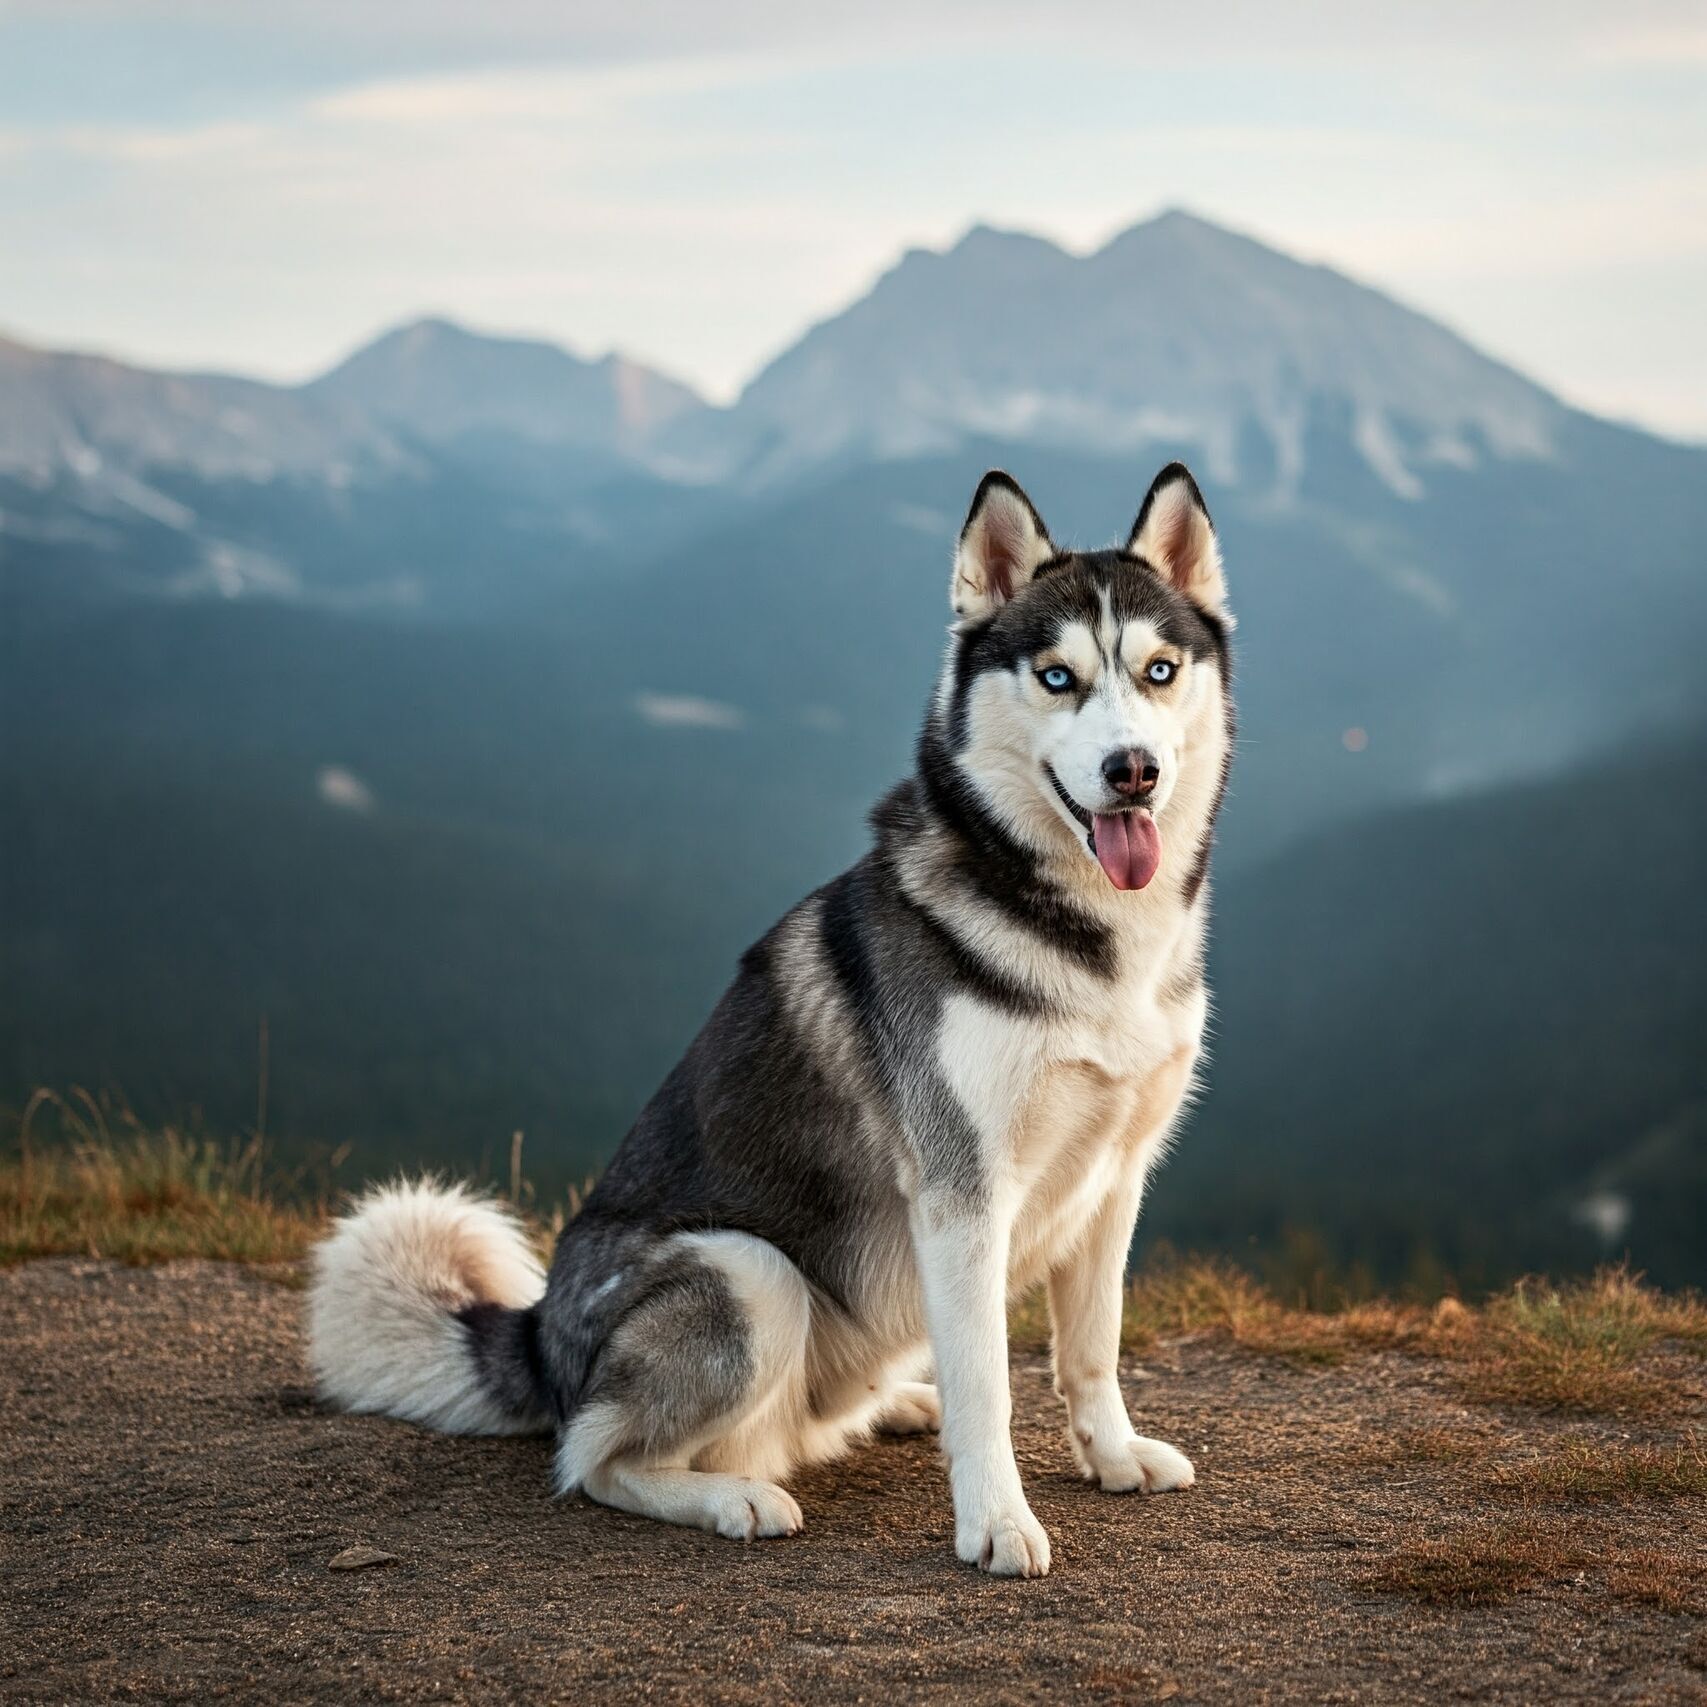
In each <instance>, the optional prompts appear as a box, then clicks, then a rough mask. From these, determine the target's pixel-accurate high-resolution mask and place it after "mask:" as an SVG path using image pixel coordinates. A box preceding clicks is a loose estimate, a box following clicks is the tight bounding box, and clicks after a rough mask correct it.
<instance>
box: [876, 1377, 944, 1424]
mask: <svg viewBox="0 0 1707 1707" xmlns="http://www.w3.org/2000/svg"><path fill="white" fill-rule="evenodd" d="M941 1427H942V1400H941V1399H940V1398H938V1397H937V1390H936V1388H935V1386H933V1385H932V1383H931V1382H929V1381H897V1382H896V1383H895V1385H894V1386H893V1387H892V1388H891V1389H890V1390H889V1394H888V1397H887V1398H886V1400H885V1401H884V1405H883V1409H882V1410H880V1411H879V1412H878V1413H877V1432H878V1433H879V1434H929V1433H932V1432H933V1431H934V1430H936V1429H939V1428H941Z"/></svg>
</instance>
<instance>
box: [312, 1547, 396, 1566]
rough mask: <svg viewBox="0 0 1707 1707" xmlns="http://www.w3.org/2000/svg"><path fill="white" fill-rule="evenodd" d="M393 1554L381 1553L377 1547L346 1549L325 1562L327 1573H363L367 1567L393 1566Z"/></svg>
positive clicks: (394, 1555) (394, 1558)
mask: <svg viewBox="0 0 1707 1707" xmlns="http://www.w3.org/2000/svg"><path fill="white" fill-rule="evenodd" d="M396 1563H397V1555H396V1554H395V1553H382V1552H380V1550H379V1549H378V1548H377V1547H346V1548H345V1549H344V1550H343V1552H342V1553H339V1554H337V1555H336V1556H334V1557H333V1558H331V1559H329V1560H327V1562H326V1568H327V1570H329V1571H365V1570H366V1569H367V1567H368V1566H369V1565H395V1564H396Z"/></svg>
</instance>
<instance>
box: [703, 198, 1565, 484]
mask: <svg viewBox="0 0 1707 1707" xmlns="http://www.w3.org/2000/svg"><path fill="white" fill-rule="evenodd" d="M1565 414H1566V411H1565V410H1564V409H1563V407H1562V406H1561V405H1560V404H1559V403H1558V402H1557V401H1556V400H1555V399H1553V398H1552V397H1550V396H1549V395H1548V394H1547V393H1546V392H1545V391H1543V390H1542V389H1541V388H1540V387H1539V386H1537V385H1534V384H1533V383H1531V382H1530V381H1528V380H1526V379H1524V378H1522V377H1521V376H1520V375H1518V374H1516V373H1514V372H1512V371H1511V370H1510V369H1508V368H1505V367H1502V366H1501V365H1500V364H1499V363H1497V362H1494V361H1491V360H1490V359H1489V358H1487V357H1486V356H1483V355H1481V354H1480V353H1479V352H1477V351H1476V350H1474V349H1473V348H1472V347H1471V346H1470V345H1469V344H1467V343H1465V342H1464V340H1463V339H1461V338H1459V337H1457V336H1455V335H1454V334H1453V333H1451V332H1449V331H1448V330H1446V328H1444V327H1443V326H1440V325H1438V324H1437V323H1436V322H1434V321H1431V320H1429V319H1427V318H1426V317H1425V316H1423V315H1421V314H1417V313H1414V312H1412V311H1411V310H1410V309H1407V308H1404V307H1401V306H1400V305H1399V304H1398V303H1396V302H1394V301H1392V300H1391V299H1390V298H1388V297H1386V296H1383V295H1382V294H1381V293H1379V292H1378V291H1374V290H1371V289H1369V288H1367V287H1366V286H1363V285H1359V284H1356V283H1354V282H1353V281H1352V280H1350V279H1348V278H1346V277H1344V276H1343V275H1342V274H1340V273H1337V272H1334V271H1333V270H1332V269H1330V268H1328V267H1321V266H1309V265H1305V264H1303V263H1301V262H1298V261H1295V260H1293V259H1291V258H1290V257H1289V256H1286V255H1283V254H1280V253H1278V252H1277V251H1275V250H1273V249H1270V248H1267V247H1265V246H1264V245H1263V244H1260V243H1257V242H1254V241H1253V240H1251V239H1250V238H1247V237H1242V236H1239V235H1237V234H1235V233H1233V232H1231V231H1226V230H1223V229H1221V228H1220V227H1218V226H1215V225H1211V224H1209V223H1208V222H1207V221H1204V220H1201V219H1197V218H1194V217H1192V216H1191V215H1189V214H1186V213H1179V212H1174V213H1167V214H1164V215H1162V216H1161V217H1160V218H1157V219H1153V220H1149V221H1146V222H1145V223H1143V224H1140V225H1135V226H1133V227H1132V228H1131V229H1130V230H1128V231H1125V232H1123V233H1122V234H1121V235H1120V236H1118V237H1116V238H1114V239H1113V241H1111V242H1110V243H1108V244H1107V245H1106V246H1105V247H1103V248H1102V249H1099V250H1098V251H1097V252H1096V253H1095V254H1092V255H1088V256H1085V257H1083V258H1080V257H1077V256H1074V255H1070V254H1068V253H1067V252H1066V251H1064V250H1062V249H1059V248H1057V247H1056V246H1055V245H1054V244H1052V243H1049V242H1046V241H1044V240H1043V239H1041V238H1038V237H1032V236H1026V235H1023V234H1020V233H1015V232H1003V231H994V230H991V229H989V228H988V227H985V226H979V227H977V228H975V229H974V230H972V231H970V232H969V233H968V234H967V235H966V236H965V237H964V238H962V239H961V241H960V242H959V243H957V244H956V245H955V246H954V247H953V248H952V249H950V250H948V251H947V252H946V253H943V254H938V253H934V252H932V251H929V250H922V249H920V250H913V251H911V252H910V253H909V254H907V255H906V256H905V257H904V258H903V259H902V260H901V262H900V263H899V264H898V265H897V266H896V267H895V268H894V269H893V270H892V271H890V272H889V273H887V274H886V275H885V276H884V277H883V278H882V279H880V280H879V281H878V283H877V285H876V286H875V287H874V288H873V289H872V290H871V292H870V293H869V294H868V295H867V296H865V297H864V298H862V299H861V300H860V301H859V302H857V303H855V304H854V305H853V306H852V307H850V308H848V309H847V310H846V311H845V312H843V313H841V314H839V315H837V316H835V317H834V318H833V319H831V320H827V321H825V322H824V323H823V324H821V325H819V326H816V327H814V328H813V329H812V330H811V331H810V332H808V333H807V334H806V335H805V337H803V338H801V339H800V340H799V341H798V342H797V343H795V344H794V345H793V346H791V347H790V348H789V349H788V350H787V351H785V352H784V353H783V354H782V355H781V356H779V357H778V358H777V359H776V360H775V361H773V362H772V363H771V364H770V365H769V366H768V367H766V368H765V369H764V371H763V372H761V373H760V374H759V375H758V376H757V377H756V378H755V379H754V380H753V381H752V383H751V384H750V385H749V386H748V387H747V389H746V390H745V391H744V392H743V393H742V395H741V397H740V400H739V402H738V403H737V405H736V407H735V409H734V410H733V412H732V414H731V416H730V417H729V420H728V422H727V423H726V426H725V433H726V436H727V438H728V440H729V446H730V454H732V455H735V456H738V457H740V458H743V459H744V467H743V469H742V472H744V474H745V475H746V477H747V478H750V479H756V480H775V479H778V478H782V477H784V476H786V475H789V474H791V473H794V472H796V471H798V470H799V469H800V468H801V467H803V466H805V465H808V464H810V463H813V462H823V461H834V460H838V459H845V458H849V457H861V458H865V457H882V458H890V457H909V456H915V455H919V454H921V453H929V452H934V451H941V450H945V449H950V448H952V447H953V446H954V445H956V444H958V443H961V442H963V441H964V440H966V439H967V438H984V439H1002V440H1010V441H1015V442H1024V443H1043V444H1049V445H1053V446H1073V447H1077V448H1080V449H1087V450H1094V451H1096V452H1097V453H1099V454H1102V455H1109V454H1112V453H1115V452H1128V451H1130V452H1133V453H1136V452H1137V451H1138V449H1139V448H1140V447H1144V446H1152V445H1167V446H1171V447H1174V448H1175V449H1176V450H1184V451H1186V452H1187V453H1189V454H1191V455H1192V456H1194V457H1195V458H1196V459H1197V460H1198V461H1200V462H1201V464H1202V465H1203V467H1204V469H1205V470H1206V472H1207V473H1208V475H1209V476H1210V478H1211V479H1212V480H1214V481H1215V482H1216V483H1218V484H1221V485H1230V484H1233V483H1238V484H1240V485H1242V486H1244V487H1246V488H1247V489H1250V490H1261V489H1265V488H1266V489H1272V490H1275V491H1278V492H1279V493H1281V494H1290V493H1292V492H1295V491H1296V489H1297V487H1298V484H1299V481H1300V478H1301V476H1302V474H1303V472H1304V467H1305V462H1306V459H1307V456H1308V452H1309V444H1308V440H1309V437H1310V432H1311V423H1312V419H1313V418H1315V417H1322V416H1332V417H1335V418H1337V419H1339V420H1341V421H1342V422H1343V424H1344V430H1345V432H1346V433H1347V435H1348V436H1349V439H1350V441H1351V443H1352V444H1353V445H1354V446H1355V447H1356V449H1357V452H1358V454H1359V456H1360V457H1361V458H1362V460H1363V461H1364V462H1365V463H1366V464H1367V465H1368V466H1369V467H1370V468H1371V469H1373V470H1374V471H1375V473H1376V474H1377V475H1378V476H1379V478H1380V479H1381V480H1382V481H1383V482H1384V483H1385V484H1386V485H1387V486H1389V487H1390V488H1391V489H1392V490H1393V491H1395V492H1397V493H1399V494H1401V495H1402V496H1406V497H1414V496H1416V495H1417V494H1418V493H1419V492H1420V491H1421V490H1422V487H1423V485H1424V483H1425V482H1426V480H1427V479H1428V476H1429V474H1430V471H1432V470H1435V469H1439V468H1468V467H1475V466H1478V465H1480V464H1482V463H1484V462H1487V461H1489V460H1512V459H1544V458H1548V457H1550V456H1552V455H1553V454H1555V452H1556V450H1557V448H1558V437H1559V429H1560V426H1561V423H1562V421H1563V418H1564V416H1565Z"/></svg>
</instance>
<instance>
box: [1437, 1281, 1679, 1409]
mask: <svg viewBox="0 0 1707 1707" xmlns="http://www.w3.org/2000/svg"><path fill="white" fill-rule="evenodd" d="M1479 1325H1480V1332H1478V1333H1474V1334H1470V1335H1467V1336H1465V1337H1464V1339H1463V1342H1462V1344H1460V1345H1459V1346H1457V1347H1456V1348H1450V1349H1452V1350H1455V1351H1456V1353H1457V1355H1458V1356H1459V1358H1460V1361H1461V1369H1460V1371H1459V1374H1460V1379H1461V1380H1462V1382H1463V1385H1464V1388H1465V1391H1466V1392H1467V1393H1468V1395H1469V1396H1470V1397H1472V1398H1474V1399H1479V1400H1481V1401H1482V1402H1484V1403H1491V1404H1503V1405H1522V1406H1526V1407H1528V1408H1529V1409H1532V1410H1541V1411H1576V1412H1611V1413H1620V1412H1624V1413H1633V1414H1648V1415H1652V1414H1656V1413H1661V1412H1666V1411H1671V1410H1674V1409H1676V1408H1677V1406H1678V1404H1679V1401H1680V1393H1679V1389H1678V1385H1677V1383H1676V1382H1675V1381H1672V1380H1668V1379H1667V1378H1666V1377H1665V1376H1664V1375H1663V1374H1662V1373H1660V1372H1658V1371H1656V1370H1655V1369H1654V1368H1653V1367H1652V1366H1651V1364H1650V1363H1649V1362H1647V1361H1646V1360H1645V1356H1644V1354H1646V1353H1648V1352H1649V1351H1651V1350H1652V1349H1653V1347H1654V1346H1656V1345H1657V1344H1658V1343H1659V1342H1660V1341H1662V1340H1681V1341H1683V1342H1684V1343H1686V1344H1691V1345H1700V1344H1701V1343H1702V1335H1703V1333H1704V1332H1707V1307H1704V1306H1703V1305H1702V1303H1701V1301H1700V1300H1699V1299H1697V1298H1692V1297H1684V1298H1668V1297H1666V1296H1664V1295H1662V1294H1661V1293H1658V1292H1656V1291H1654V1290H1653V1289H1652V1288H1651V1287H1648V1286H1644V1285H1643V1284H1642V1283H1641V1280H1640V1279H1639V1278H1638V1277H1637V1276H1634V1275H1632V1274H1630V1273H1629V1272H1628V1271H1627V1270H1624V1269H1603V1270H1602V1271H1601V1272H1600V1273H1599V1274H1597V1275H1595V1276H1594V1278H1593V1279H1592V1280H1586V1281H1578V1282H1575V1283H1573V1284H1571V1285H1569V1286H1560V1287H1554V1286H1547V1285H1545V1284H1543V1283H1541V1282H1539V1281H1524V1282H1521V1283H1520V1284H1519V1285H1517V1286H1515V1287H1513V1288H1512V1290H1511V1291H1510V1292H1508V1293H1505V1294H1504V1295H1502V1296H1501V1297H1498V1298H1495V1299H1494V1300H1492V1301H1491V1302H1490V1303H1489V1304H1488V1305H1487V1306H1486V1307H1485V1308H1484V1309H1483V1310H1482V1311H1481V1312H1480V1324H1479Z"/></svg>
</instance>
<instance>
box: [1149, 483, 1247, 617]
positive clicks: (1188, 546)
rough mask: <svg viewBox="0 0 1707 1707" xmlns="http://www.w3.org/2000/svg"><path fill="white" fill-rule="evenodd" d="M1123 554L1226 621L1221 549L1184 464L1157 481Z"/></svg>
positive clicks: (1213, 527)
mask: <svg viewBox="0 0 1707 1707" xmlns="http://www.w3.org/2000/svg"><path fill="white" fill-rule="evenodd" d="M1126 554H1127V556H1128V557H1137V558H1140V559H1141V560H1142V561H1143V562H1145V563H1147V564H1148V565H1149V566H1150V567H1151V568H1152V569H1154V570H1155V571H1156V573H1157V574H1158V575H1160V576H1161V577H1162V579H1163V580H1164V581H1166V582H1168V584H1169V585H1170V586H1172V587H1173V588H1174V589H1175V590H1176V591H1178V592H1181V593H1184V594H1185V596H1186V597H1187V598H1188V599H1190V600H1191V602H1192V603H1193V604H1194V605H1198V606H1200V607H1201V608H1202V609H1204V610H1206V611H1212V612H1213V613H1214V614H1215V615H1216V616H1218V617H1220V618H1221V619H1222V620H1223V621H1225V620H1227V583H1226V581H1225V579H1224V578H1223V577H1222V574H1221V547H1220V545H1219V544H1218V543H1217V542H1216V539H1215V526H1214V524H1213V523H1212V522H1211V521H1210V519H1209V509H1208V506H1207V505H1206V504H1205V503H1204V502H1203V494H1202V493H1201V492H1199V491H1198V489H1197V482H1196V481H1195V480H1193V479H1192V477H1191V470H1190V469H1189V468H1187V467H1186V465H1185V464H1184V463H1183V462H1170V463H1169V464H1168V466H1167V467H1166V468H1164V469H1163V470H1162V472H1161V473H1160V474H1158V475H1157V476H1156V478H1155V481H1154V482H1153V484H1152V485H1151V487H1150V491H1149V494H1148V495H1147V496H1146V497H1145V499H1144V505H1143V508H1142V509H1140V510H1139V512H1138V519H1137V521H1135V522H1134V523H1133V524H1132V534H1131V537H1130V538H1129V539H1128V540H1127V542H1126Z"/></svg>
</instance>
